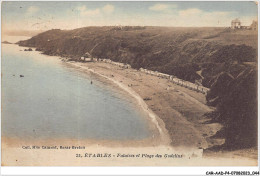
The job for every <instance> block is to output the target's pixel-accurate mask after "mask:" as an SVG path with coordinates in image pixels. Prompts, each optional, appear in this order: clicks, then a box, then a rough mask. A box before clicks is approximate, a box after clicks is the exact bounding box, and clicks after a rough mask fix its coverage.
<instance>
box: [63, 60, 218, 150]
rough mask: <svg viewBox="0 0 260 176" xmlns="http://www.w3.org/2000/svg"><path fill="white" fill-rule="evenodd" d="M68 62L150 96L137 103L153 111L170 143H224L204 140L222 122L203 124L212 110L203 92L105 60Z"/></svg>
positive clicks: (203, 146)
mask: <svg viewBox="0 0 260 176" xmlns="http://www.w3.org/2000/svg"><path fill="white" fill-rule="evenodd" d="M68 64H71V65H73V66H75V68H77V69H80V70H81V71H85V72H92V73H96V74H97V75H99V76H102V77H104V78H106V79H108V80H110V81H112V82H114V83H116V84H117V86H119V87H121V88H122V89H125V91H126V92H128V93H130V94H132V96H135V97H138V96H140V97H141V98H142V99H145V98H149V100H146V101H144V102H145V104H146V105H147V107H146V105H143V103H141V104H140V106H143V107H142V109H144V110H145V109H147V110H148V111H149V112H150V113H154V114H155V115H154V116H156V121H158V124H157V128H158V130H159V131H161V129H160V128H162V129H163V128H165V129H166V132H165V131H164V133H163V134H167V135H168V136H169V138H170V145H171V146H175V147H178V146H188V147H195V148H201V149H205V148H208V147H211V146H213V145H216V144H217V143H221V142H223V141H219V140H216V141H212V140H207V138H208V137H210V136H212V135H214V134H215V133H216V132H217V131H218V130H219V129H221V125H220V124H203V122H205V121H207V120H209V119H207V118H206V117H205V116H204V114H205V113H208V112H211V111H212V110H213V109H212V108H210V107H208V106H207V105H206V99H205V95H204V94H202V93H198V92H195V91H192V90H190V89H187V88H184V87H181V86H179V85H176V84H173V83H172V82H170V81H169V80H167V79H163V78H159V77H156V76H151V75H148V74H145V73H142V72H140V71H137V70H135V69H123V68H120V67H118V66H115V65H112V64H108V63H103V62H88V63H81V62H69V63H68ZM151 120H153V119H151ZM156 121H155V123H156ZM159 124H160V125H159ZM166 141H167V140H166Z"/></svg>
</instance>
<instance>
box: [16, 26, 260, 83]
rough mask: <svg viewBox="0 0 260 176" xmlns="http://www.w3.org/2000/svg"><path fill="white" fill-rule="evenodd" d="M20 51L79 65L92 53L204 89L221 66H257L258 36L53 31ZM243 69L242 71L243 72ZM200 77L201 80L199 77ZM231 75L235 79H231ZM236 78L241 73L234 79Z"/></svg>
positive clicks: (161, 30)
mask: <svg viewBox="0 0 260 176" xmlns="http://www.w3.org/2000/svg"><path fill="white" fill-rule="evenodd" d="M19 45H21V46H29V47H36V48H37V49H38V50H41V51H43V53H45V54H48V55H59V56H67V57H72V58H73V59H74V60H77V59H79V58H80V57H81V56H82V55H83V54H84V53H86V52H89V53H90V54H91V55H92V56H93V57H97V58H110V59H111V60H113V61H118V62H124V63H128V64H130V65H131V66H132V67H133V68H137V69H138V68H140V67H143V68H148V69H151V70H157V71H160V72H164V73H168V74H173V75H176V76H177V77H179V78H182V79H185V80H188V81H191V82H195V80H200V81H201V78H202V77H204V78H205V79H204V80H203V82H202V83H203V84H204V85H205V86H207V87H209V84H208V83H209V81H210V80H211V78H212V77H213V76H216V75H217V74H218V73H220V72H221V71H222V70H223V69H225V68H223V67H224V66H223V63H225V64H228V66H227V67H229V68H230V67H232V68H231V70H235V71H234V72H236V70H239V71H240V70H241V68H240V67H247V66H244V64H241V63H243V62H256V60H257V59H256V57H257V32H255V31H249V30H244V31H234V30H231V29H228V28H227V29H225V28H170V27H130V26H127V27H86V28H80V29H74V30H58V29H54V30H50V31H47V32H44V33H41V34H39V35H37V36H35V37H32V38H31V39H29V40H27V41H20V42H19ZM242 69H243V68H242ZM200 70H201V71H202V75H201V76H202V77H201V76H200V75H198V74H197V73H196V72H197V71H200ZM232 74H233V73H232ZM234 74H238V73H234Z"/></svg>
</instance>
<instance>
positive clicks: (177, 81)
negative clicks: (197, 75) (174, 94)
mask: <svg viewBox="0 0 260 176" xmlns="http://www.w3.org/2000/svg"><path fill="white" fill-rule="evenodd" d="M80 59H81V61H84V62H105V63H109V64H112V65H116V66H118V67H121V68H124V69H127V68H131V65H129V64H124V63H120V62H114V61H112V60H111V59H101V58H87V57H81V58H80ZM139 71H141V72H144V73H146V74H149V75H153V76H157V77H160V78H164V79H168V80H170V81H171V82H173V83H174V84H177V85H180V86H183V87H186V88H188V89H190V90H194V91H197V92H201V93H203V94H207V92H208V91H209V89H208V88H206V87H203V86H201V85H197V84H194V83H191V82H189V81H184V80H182V79H179V78H177V77H176V76H173V75H168V74H165V73H160V72H158V71H152V70H148V69H144V68H140V69H139Z"/></svg>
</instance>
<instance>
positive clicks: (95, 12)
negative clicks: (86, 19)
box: [77, 5, 100, 16]
mask: <svg viewBox="0 0 260 176" xmlns="http://www.w3.org/2000/svg"><path fill="white" fill-rule="evenodd" d="M77 9H78V10H79V12H80V15H81V16H96V15H99V14H100V9H99V8H97V9H93V10H89V9H87V7H86V6H85V5H84V6H80V7H78V8H77Z"/></svg>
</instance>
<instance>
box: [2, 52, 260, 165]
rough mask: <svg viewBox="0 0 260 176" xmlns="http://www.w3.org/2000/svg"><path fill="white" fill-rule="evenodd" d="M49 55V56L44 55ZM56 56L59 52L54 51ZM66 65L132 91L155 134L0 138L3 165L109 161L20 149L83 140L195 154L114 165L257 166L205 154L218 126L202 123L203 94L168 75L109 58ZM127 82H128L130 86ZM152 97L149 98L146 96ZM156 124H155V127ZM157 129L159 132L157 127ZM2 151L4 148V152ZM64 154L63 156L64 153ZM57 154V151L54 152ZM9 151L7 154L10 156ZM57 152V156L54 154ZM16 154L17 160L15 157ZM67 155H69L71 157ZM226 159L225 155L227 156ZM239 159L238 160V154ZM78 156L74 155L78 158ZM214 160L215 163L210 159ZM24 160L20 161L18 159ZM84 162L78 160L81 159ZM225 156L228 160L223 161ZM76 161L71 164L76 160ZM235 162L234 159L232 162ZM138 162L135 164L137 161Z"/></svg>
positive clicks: (91, 148)
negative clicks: (140, 137)
mask: <svg viewBox="0 0 260 176" xmlns="http://www.w3.org/2000/svg"><path fill="white" fill-rule="evenodd" d="M47 56H48V55H47ZM56 58H58V56H56ZM64 64H66V65H69V66H72V67H75V69H76V70H78V71H82V72H83V73H86V72H88V73H86V74H89V73H91V74H94V75H96V76H97V77H100V78H102V79H105V80H107V81H108V82H109V84H110V83H111V84H113V86H114V85H115V86H117V87H119V88H120V89H121V90H122V91H124V92H125V93H126V94H127V96H131V97H132V98H133V99H135V101H136V102H137V104H138V107H140V109H142V110H143V111H144V113H146V114H148V115H149V119H147V120H148V123H149V124H150V129H152V130H153V132H154V134H156V135H155V137H154V138H151V137H150V138H148V139H143V140H124V141H109V140H103V141H100V140H99V141H97V140H73V139H58V140H56V139H55V140H54V139H47V140H44V139H38V140H34V141H31V140H21V139H17V138H6V137H2V154H4V155H2V161H3V165H26V166H27V165H28V166H31V165H34V166H37V165H39V166H44V165H55V166H69V165H77V166H80V165H86V164H87V165H104V166H107V165H112V164H111V163H104V162H103V163H102V164H101V163H100V161H96V160H95V161H92V160H91V163H89V162H88V160H86V159H85V160H75V158H72V161H73V162H72V161H69V160H68V157H66V156H74V155H75V154H76V152H77V151H73V150H70V151H69V152H68V151H66V150H58V151H53V150H39V151H32V150H24V149H22V148H21V146H27V145H40V146H41V145H47V146H49V145H76V146H77V145H84V146H86V147H87V150H82V151H81V152H99V151H100V150H99V149H101V150H102V151H104V152H110V151H113V152H115V153H116V152H126V153H127V152H129V151H132V150H133V151H134V153H140V152H143V153H145V152H146V153H152V152H154V151H155V152H159V153H162V152H164V153H167V152H168V153H174V152H176V151H178V152H180V153H186V154H189V155H188V156H190V157H191V156H193V155H196V157H194V158H193V159H191V160H190V158H189V157H188V159H187V158H186V159H183V160H175V161H174V160H164V161H159V160H156V161H152V160H150V161H148V160H140V161H139V160H138V161H137V160H133V161H132V160H131V162H128V161H125V160H123V161H124V162H122V160H121V159H116V160H113V159H112V160H109V162H112V163H114V165H127V166H136V165H138V166H139V165H143V166H146V165H147V166H151V165H158V162H160V164H159V165H162V166H167V165H171V166H172V165H178V166H184V165H185V166H188V165H190V166H198V165H205V166H206V165H212V166H216V165H227V164H229V165H230V164H231V165H256V163H257V161H256V160H252V159H250V158H246V157H241V156H235V158H234V156H225V157H223V158H225V159H223V158H221V156H223V155H220V156H214V155H210V156H208V155H206V156H204V155H203V149H205V148H209V147H211V146H214V145H218V144H219V143H222V142H223V141H221V140H220V139H216V140H212V141H211V140H210V136H213V135H214V134H216V132H217V131H218V130H219V129H221V126H219V124H204V122H206V121H207V120H208V119H207V118H206V117H204V114H205V113H206V112H209V111H211V110H212V109H210V108H209V107H208V106H206V105H205V95H203V94H201V93H196V92H194V91H191V90H189V89H186V88H184V87H181V86H178V85H175V84H173V83H171V82H169V81H168V80H166V79H161V78H158V77H155V76H151V75H147V74H145V73H141V72H139V71H136V70H134V69H122V68H118V67H117V66H114V65H111V64H108V63H98V62H97V63H81V62H72V63H71V62H64ZM129 85H131V86H129ZM146 97H151V100H144V98H146ZM154 127H156V128H154ZM156 131H157V132H156ZM3 151H4V152H3ZM64 152H65V153H66V155H65V153H64ZM56 153H58V154H57V155H56ZM9 154H10V155H11V156H10V155H9ZM28 155H31V156H40V157H41V158H42V159H43V160H41V161H39V162H37V163H33V162H34V161H35V159H36V158H35V157H34V158H31V157H28ZM49 155H53V157H54V160H56V161H58V162H57V163H56V162H55V163H53V162H48V157H47V156H49ZM54 155H55V156H54ZM17 158H18V159H17ZM69 158H70V157H69ZM227 158H228V160H227ZM241 158H242V159H243V160H242V161H240V159H241ZM76 159H77V158H76ZM212 159H214V161H213V162H211V163H209V161H210V160H211V161H212ZM17 160H18V161H21V160H22V161H23V162H22V163H20V162H17ZM81 161H82V162H81ZM224 161H226V162H224ZM74 162H75V163H74ZM233 162H234V163H233ZM72 163H73V164H72ZM136 163H139V164H136Z"/></svg>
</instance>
